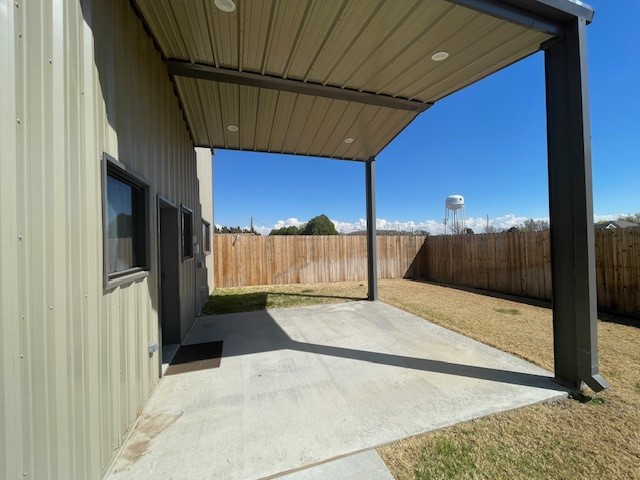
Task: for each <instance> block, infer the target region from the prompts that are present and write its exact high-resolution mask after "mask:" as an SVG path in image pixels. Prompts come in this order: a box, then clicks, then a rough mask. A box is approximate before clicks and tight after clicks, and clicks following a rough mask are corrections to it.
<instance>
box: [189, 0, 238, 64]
mask: <svg viewBox="0 0 640 480" xmlns="http://www.w3.org/2000/svg"><path fill="white" fill-rule="evenodd" d="M193 1H194V2H198V1H202V0H193ZM205 1H206V0H205ZM207 3H208V4H209V6H208V12H209V15H208V16H207V18H208V23H209V38H211V42H212V43H213V51H214V55H215V59H216V61H217V63H211V62H205V63H209V64H211V65H216V66H219V67H225V68H233V69H238V57H239V49H238V16H237V11H236V12H234V13H231V14H227V13H223V12H221V11H220V10H218V9H217V8H216V7H215V6H214V4H213V2H212V1H208V2H207ZM240 8H243V6H242V5H240V6H239V9H240ZM247 33H250V32H247Z"/></svg>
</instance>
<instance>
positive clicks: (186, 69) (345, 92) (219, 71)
mask: <svg viewBox="0 0 640 480" xmlns="http://www.w3.org/2000/svg"><path fill="white" fill-rule="evenodd" d="M165 64H166V65H167V69H168V72H169V75H174V76H181V77H189V78H199V79H202V80H211V81H214V82H222V83H232V84H235V85H247V86H249V87H257V88H267V89H271V90H279V91H284V92H290V93H298V94H301V95H311V96H316V97H326V98H331V99H333V100H345V101H347V102H356V103H363V104H366V105H375V106H378V107H387V108H393V109H395V110H408V111H410V112H418V113H419V112H424V111H425V110H427V109H428V108H429V107H431V106H432V105H433V103H423V102H418V101H416V100H408V99H406V98H398V97H392V96H389V95H381V94H376V93H370V92H360V91H358V90H350V89H348V88H340V87H332V86H329V85H321V84H317V83H308V82H302V81H299V80H291V79H288V78H279V77H271V76H266V75H260V74H257V73H250V72H239V71H237V70H230V69H226V68H216V67H212V66H210V65H203V64H198V63H190V62H185V61H181V60H165Z"/></svg>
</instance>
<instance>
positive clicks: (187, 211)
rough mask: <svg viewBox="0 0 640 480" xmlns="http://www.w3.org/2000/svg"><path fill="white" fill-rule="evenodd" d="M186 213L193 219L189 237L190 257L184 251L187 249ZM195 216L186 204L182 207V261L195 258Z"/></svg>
mask: <svg viewBox="0 0 640 480" xmlns="http://www.w3.org/2000/svg"><path fill="white" fill-rule="evenodd" d="M185 213H186V214H188V215H190V217H191V232H190V233H191V235H189V246H190V248H191V249H190V251H189V255H185V251H184V247H185V241H184V234H185V231H184V216H185ZM194 219H195V217H194V215H193V210H192V209H190V208H189V207H187V206H186V205H184V204H181V205H180V246H181V247H182V252H181V253H182V261H183V262H186V261H187V260H190V259H192V258H193V257H194V250H195V249H194V248H193V247H194V245H193V244H194V242H193V236H194V235H193V233H194V232H193V223H194Z"/></svg>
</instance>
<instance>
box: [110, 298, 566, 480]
mask: <svg viewBox="0 0 640 480" xmlns="http://www.w3.org/2000/svg"><path fill="white" fill-rule="evenodd" d="M477 321H482V319H481V318H479V319H477ZM217 340H223V341H224V346H223V352H222V364H221V366H220V368H217V369H209V370H202V371H197V372H190V373H185V374H181V375H173V376H169V377H165V378H163V380H162V382H161V383H160V385H159V386H158V388H157V390H156V392H155V394H154V395H153V397H152V398H151V399H150V401H149V403H148V405H147V407H146V409H145V412H144V418H146V419H154V418H155V419H157V422H159V423H160V424H161V425H163V428H162V429H154V428H153V425H152V426H151V427H145V426H144V424H143V426H142V427H141V426H140V425H139V426H138V428H137V430H140V429H141V428H142V429H143V430H144V431H145V432H146V431H152V432H154V435H153V436H152V437H149V438H143V441H140V440H138V441H136V440H135V438H136V432H134V435H132V438H131V439H130V440H129V441H128V444H127V445H126V446H125V448H124V450H123V452H122V453H121V455H120V457H119V458H118V460H117V461H116V464H115V466H114V469H113V471H112V473H111V474H110V476H108V478H109V479H110V480H120V479H137V480H138V479H139V480H142V479H147V478H148V479H152V478H153V479H157V478H163V479H176V480H178V479H185V480H186V479H188V480H197V479H203V480H204V479H207V480H209V479H230V480H233V479H258V478H265V477H272V476H275V475H277V474H281V473H283V472H288V471H292V470H296V469H300V468H302V467H305V466H308V465H313V464H316V463H319V462H325V461H327V460H329V459H332V458H335V457H341V456H345V455H347V454H350V453H353V452H360V451H362V450H366V449H370V448H372V447H375V446H378V445H381V444H386V443H389V442H393V441H395V440H398V439H401V438H405V437H408V436H412V435H416V434H419V433H423V432H427V431H430V430H435V429H438V428H442V427H446V426H449V425H453V424H455V423H458V422H463V421H466V420H470V419H473V418H477V417H481V416H484V415H488V414H491V413H496V412H502V411H506V410H510V409H514V408H518V407H521V406H524V405H529V404H533V403H537V402H542V401H548V400H552V399H556V398H559V397H562V396H566V394H567V392H566V391H565V390H564V389H563V388H562V387H560V386H559V385H558V384H556V383H555V382H554V381H553V380H552V378H551V374H550V373H549V372H547V371H545V370H543V369H541V368H539V367H537V366H534V365H532V364H530V363H528V362H525V361H523V360H521V359H519V358H517V357H514V356H512V355H508V354H506V353H504V352H501V351H499V350H496V349H494V348H491V347H488V346H486V345H484V344H481V343H479V342H476V341H474V340H471V339H469V338H467V337H464V336H462V335H459V334H457V333H454V332H451V331H449V330H446V329H444V328H442V327H439V326H436V325H433V324H431V323H429V322H427V321H425V320H423V319H421V318H419V317H417V316H415V315H411V314H409V313H406V312H404V311H402V310H399V309H397V308H394V307H391V306H389V305H386V304H384V303H381V302H351V303H341V304H335V305H320V306H311V307H302V308H292V309H281V310H271V311H260V312H250V313H241V314H230V315H218V316H209V317H200V318H199V319H198V320H197V322H196V325H195V326H194V328H193V329H192V331H191V332H190V333H189V336H188V338H187V342H186V343H203V342H210V341H217ZM163 419H164V420H163ZM164 425H166V427H164ZM156 430H157V431H156ZM139 437H140V435H138V438H139Z"/></svg>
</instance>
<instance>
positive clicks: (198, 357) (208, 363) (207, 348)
mask: <svg viewBox="0 0 640 480" xmlns="http://www.w3.org/2000/svg"><path fill="white" fill-rule="evenodd" d="M221 359H222V341H220V342H209V343H198V344H196V345H182V346H181V347H180V348H179V349H178V352H177V353H176V354H175V356H174V357H173V360H172V361H171V365H169V368H167V371H166V372H165V373H164V374H165V375H177V374H179V373H186V372H197V371H198V370H206V369H208V368H218V367H219V366H220V360H221Z"/></svg>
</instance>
